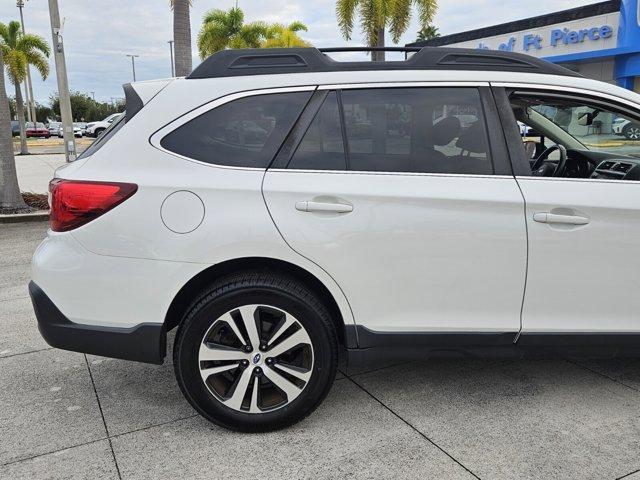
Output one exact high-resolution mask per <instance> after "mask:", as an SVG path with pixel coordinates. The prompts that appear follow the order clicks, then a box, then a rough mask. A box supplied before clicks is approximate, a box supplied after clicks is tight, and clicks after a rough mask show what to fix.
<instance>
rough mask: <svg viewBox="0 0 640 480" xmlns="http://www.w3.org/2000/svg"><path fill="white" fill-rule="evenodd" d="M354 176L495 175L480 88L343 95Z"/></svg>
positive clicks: (351, 93) (375, 90) (399, 90)
mask: <svg viewBox="0 0 640 480" xmlns="http://www.w3.org/2000/svg"><path fill="white" fill-rule="evenodd" d="M342 104H343V108H344V123H345V130H346V138H347V146H348V149H347V160H348V164H349V169H350V170H359V171H382V172H422V173H453V174H492V173H493V166H492V163H491V159H490V156H489V143H488V140H487V130H486V125H485V121H484V114H483V111H482V104H481V100H480V93H479V92H478V90H477V89H475V88H386V89H367V90H344V91H343V92H342Z"/></svg>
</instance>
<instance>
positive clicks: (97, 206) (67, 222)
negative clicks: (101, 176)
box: [49, 178, 138, 232]
mask: <svg viewBox="0 0 640 480" xmlns="http://www.w3.org/2000/svg"><path fill="white" fill-rule="evenodd" d="M136 190H138V186H137V185H135V184H132V183H114V182H89V181H77V180H63V179H60V178H55V179H53V180H51V183H49V192H50V193H51V216H50V221H51V230H53V231H54V232H66V231H68V230H73V229H74V228H78V227H80V226H81V225H84V224H86V223H89V222H90V221H91V220H94V219H96V218H98V217H99V216H100V215H102V214H104V213H106V212H108V211H109V210H111V209H112V208H114V207H116V206H117V205H120V204H121V203H122V202H124V201H125V200H126V199H127V198H129V197H130V196H131V195H133V194H134V193H136Z"/></svg>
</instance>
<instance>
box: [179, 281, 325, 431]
mask: <svg viewBox="0 0 640 480" xmlns="http://www.w3.org/2000/svg"><path fill="white" fill-rule="evenodd" d="M255 304H263V305H268V306H273V307H276V308H279V309H281V310H284V311H285V312H287V313H288V314H290V315H293V317H295V318H296V319H297V320H298V322H300V324H302V325H303V326H304V328H305V329H306V330H307V333H308V334H309V338H310V339H311V343H312V346H313V374H312V376H311V379H310V380H309V383H308V384H307V385H306V386H305V388H304V390H303V391H302V392H301V393H300V395H298V397H296V399H295V400H293V402H291V403H289V404H288V405H285V406H284V407H281V408H278V409H276V410H274V411H272V412H265V413H260V414H252V413H242V412H238V411H236V410H233V409H231V408H229V407H227V406H225V405H223V404H222V403H221V402H220V401H219V400H218V399H217V398H215V397H214V396H213V395H212V394H211V392H210V391H209V389H208V388H207V387H206V385H205V384H204V382H203V381H202V377H201V376H200V369H199V362H198V351H199V348H200V342H201V341H202V338H203V337H204V335H205V333H206V332H207V331H208V329H209V328H210V327H211V325H212V324H213V322H214V321H215V320H216V319H218V318H219V317H221V316H222V315H223V314H225V313H226V312H228V311H230V310H233V309H235V308H238V307H240V306H243V305H255ZM176 343H177V344H178V345H177V350H176V360H177V361H176V365H175V367H176V375H177V377H178V381H179V382H180V383H181V387H182V389H183V392H184V393H185V396H187V399H188V400H189V401H190V402H191V404H192V405H193V406H194V407H195V408H196V409H197V410H198V411H199V412H200V413H201V414H202V415H203V416H205V417H206V418H207V419H209V420H211V421H212V422H214V423H216V424H219V425H222V426H224V427H227V428H233V429H236V430H261V429H265V428H268V429H271V428H279V426H284V425H288V424H291V423H294V422H295V421H297V420H298V419H300V418H303V417H304V416H306V414H307V413H308V412H309V411H310V410H312V409H314V408H315V407H316V406H317V404H318V403H319V402H320V401H321V400H322V399H323V398H324V393H325V392H326V390H327V383H332V382H333V379H334V377H335V372H336V363H337V362H336V358H337V349H336V346H335V342H334V341H332V336H331V335H330V332H329V331H328V328H327V325H326V323H325V322H323V320H322V314H321V312H319V311H317V310H316V309H315V308H313V307H312V306H311V305H309V304H308V303H306V302H304V300H302V299H301V298H298V297H297V296H295V295H293V294H291V293H289V292H286V291H283V290H280V289H277V288H273V287H268V286H252V287H245V288H242V287H241V288H235V289H232V290H230V291H227V292H225V293H223V294H220V295H217V296H214V297H213V298H210V299H209V300H207V301H205V302H204V303H201V304H198V305H196V307H195V308H194V309H193V310H192V311H191V313H190V314H189V315H188V317H187V319H186V321H185V322H184V324H183V325H182V327H181V329H180V332H179V333H178V335H177V337H176ZM254 347H255V346H254ZM250 368H251V367H250ZM265 368H266V367H265Z"/></svg>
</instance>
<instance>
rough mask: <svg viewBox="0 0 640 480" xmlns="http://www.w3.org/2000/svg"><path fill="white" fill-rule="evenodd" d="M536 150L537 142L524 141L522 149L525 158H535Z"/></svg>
mask: <svg viewBox="0 0 640 480" xmlns="http://www.w3.org/2000/svg"><path fill="white" fill-rule="evenodd" d="M537 150H538V144H537V143H536V142H533V141H531V140H528V141H526V142H524V151H525V153H526V155H527V158H530V159H533V158H536V151H537Z"/></svg>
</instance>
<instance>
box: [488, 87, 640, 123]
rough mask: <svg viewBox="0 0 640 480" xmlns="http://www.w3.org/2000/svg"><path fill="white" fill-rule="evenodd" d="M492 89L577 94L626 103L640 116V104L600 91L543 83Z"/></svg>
mask: <svg viewBox="0 0 640 480" xmlns="http://www.w3.org/2000/svg"><path fill="white" fill-rule="evenodd" d="M491 86H492V87H497V88H522V89H525V90H551V91H557V92H558V93H560V94H566V93H577V94H578V95H587V96H591V97H598V98H602V99H605V100H610V101H612V102H618V103H624V104H625V105H628V106H630V107H633V108H635V109H636V110H638V114H639V115H640V104H638V103H634V102H632V101H631V100H627V99H626V98H623V97H618V96H615V95H610V94H608V93H604V92H600V91H598V90H587V89H585V88H576V87H567V86H564V85H548V84H543V83H519V82H518V83H516V82H491Z"/></svg>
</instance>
